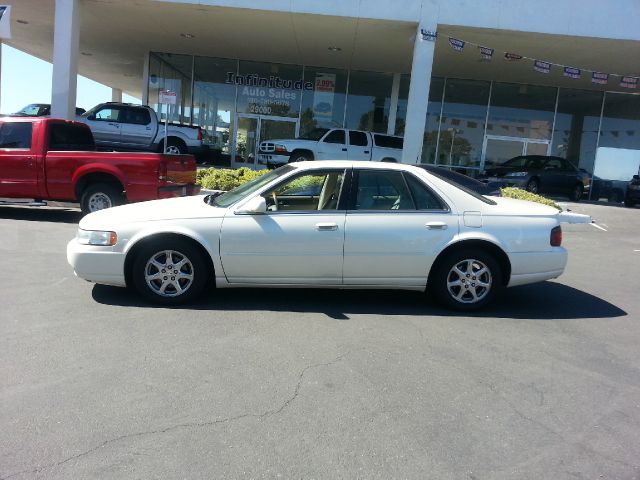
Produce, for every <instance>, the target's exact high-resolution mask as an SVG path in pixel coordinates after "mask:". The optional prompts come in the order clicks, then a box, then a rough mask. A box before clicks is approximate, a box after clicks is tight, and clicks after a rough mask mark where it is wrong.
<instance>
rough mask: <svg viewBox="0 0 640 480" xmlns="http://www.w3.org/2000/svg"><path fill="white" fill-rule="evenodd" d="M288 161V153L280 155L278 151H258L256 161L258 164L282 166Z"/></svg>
mask: <svg viewBox="0 0 640 480" xmlns="http://www.w3.org/2000/svg"><path fill="white" fill-rule="evenodd" d="M288 162H289V156H288V155H280V154H278V153H259V154H258V163H259V164H260V165H266V166H267V167H271V166H278V167H280V166H282V165H286V164H287V163H288Z"/></svg>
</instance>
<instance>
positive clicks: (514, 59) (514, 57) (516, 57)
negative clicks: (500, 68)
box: [504, 52, 522, 62]
mask: <svg viewBox="0 0 640 480" xmlns="http://www.w3.org/2000/svg"><path fill="white" fill-rule="evenodd" d="M504 59H505V60H508V61H509V62H517V61H518V60H522V55H518V54H517V53H509V52H505V54H504Z"/></svg>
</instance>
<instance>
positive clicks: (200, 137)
mask: <svg viewBox="0 0 640 480" xmlns="http://www.w3.org/2000/svg"><path fill="white" fill-rule="evenodd" d="M198 140H202V130H200V129H198Z"/></svg>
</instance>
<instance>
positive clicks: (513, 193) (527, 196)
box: [500, 187, 562, 211]
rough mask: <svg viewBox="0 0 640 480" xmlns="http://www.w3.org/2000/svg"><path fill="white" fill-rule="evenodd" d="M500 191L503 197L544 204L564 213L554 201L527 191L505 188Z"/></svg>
mask: <svg viewBox="0 0 640 480" xmlns="http://www.w3.org/2000/svg"><path fill="white" fill-rule="evenodd" d="M500 191H501V192H502V196H503V197H508V198H517V199H518V200H529V201H530V202H537V203H542V204H543V205H549V206H550V207H554V208H557V209H558V210H560V211H562V207H561V206H560V205H558V204H557V203H556V202H554V201H553V200H550V199H548V198H545V197H543V196H542V195H538V194H535V193H531V192H527V191H526V190H522V189H521V188H515V187H504V188H501V189H500Z"/></svg>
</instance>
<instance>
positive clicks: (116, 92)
mask: <svg viewBox="0 0 640 480" xmlns="http://www.w3.org/2000/svg"><path fill="white" fill-rule="evenodd" d="M111 101H112V102H119V103H122V90H121V89H119V88H112V89H111Z"/></svg>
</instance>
